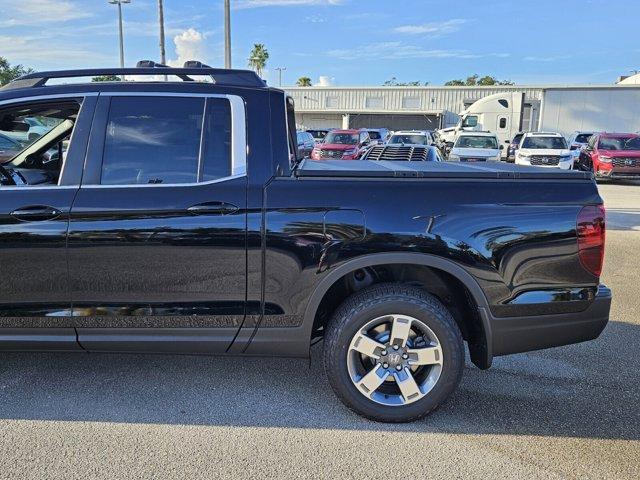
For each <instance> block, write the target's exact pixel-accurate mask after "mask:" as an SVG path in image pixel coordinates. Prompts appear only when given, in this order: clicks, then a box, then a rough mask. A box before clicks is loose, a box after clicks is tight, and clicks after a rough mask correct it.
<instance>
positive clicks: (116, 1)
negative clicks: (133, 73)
mask: <svg viewBox="0 0 640 480" xmlns="http://www.w3.org/2000/svg"><path fill="white" fill-rule="evenodd" d="M109 3H110V4H111V5H118V27H119V29H120V68H124V33H123V31H122V4H123V3H131V0H109Z"/></svg>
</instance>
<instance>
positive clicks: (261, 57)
mask: <svg viewBox="0 0 640 480" xmlns="http://www.w3.org/2000/svg"><path fill="white" fill-rule="evenodd" d="M267 60H269V52H268V51H267V48H266V47H265V46H264V44H262V43H254V44H253V49H252V50H251V53H250V54H249V67H250V68H253V69H254V70H255V71H256V73H257V74H258V76H260V77H262V72H263V71H264V67H266V66H267Z"/></svg>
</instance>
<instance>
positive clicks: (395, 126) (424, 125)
mask: <svg viewBox="0 0 640 480" xmlns="http://www.w3.org/2000/svg"><path fill="white" fill-rule="evenodd" d="M627 87H628V85H627ZM612 88H617V87H615V86H613V85H602V86H593V85H587V86H551V85H549V86H522V85H514V86H490V87H436V86H434V87H431V86H426V87H334V86H329V87H288V88H286V90H287V92H288V93H289V94H291V96H292V97H293V99H294V101H295V106H296V123H297V126H298V127H299V128H362V127H364V128H375V127H386V128H389V129H391V130H400V129H436V128H446V127H450V126H453V125H455V124H456V123H457V122H458V119H459V117H458V113H459V112H461V111H463V110H464V109H466V108H467V107H469V106H470V105H471V104H473V103H474V102H475V101H476V100H479V99H480V98H483V97H485V96H487V95H492V94H495V93H503V92H515V91H517V92H524V94H525V104H524V112H523V113H524V118H525V119H527V118H529V115H528V110H527V109H530V108H531V104H533V105H536V104H540V102H541V101H542V99H543V97H544V96H545V92H546V91H551V90H553V91H554V92H558V91H560V93H561V91H563V90H566V91H567V92H566V93H567V94H569V93H570V92H569V91H574V92H575V91H578V93H579V94H580V95H584V99H585V102H586V103H585V104H584V108H585V111H588V110H589V103H590V102H591V100H590V99H592V100H593V102H594V103H595V104H598V105H597V107H598V108H600V106H601V105H600V103H602V102H599V100H601V99H600V97H603V98H602V100H604V96H605V95H608V93H607V92H608V91H609V92H610V91H611V89H612ZM621 88H624V87H621ZM574 103H575V102H574ZM572 105H573V104H572ZM567 108H569V107H567ZM594 108H595V107H594ZM633 108H636V106H633ZM637 110H638V111H640V105H637ZM608 113H609V114H612V113H614V112H608ZM522 127H523V130H529V129H531V128H535V126H532V125H528V124H523V125H522ZM573 128H575V129H577V128H578V126H576V127H573Z"/></svg>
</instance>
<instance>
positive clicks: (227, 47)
mask: <svg viewBox="0 0 640 480" xmlns="http://www.w3.org/2000/svg"><path fill="white" fill-rule="evenodd" d="M230 3H231V1H230V0H224V68H231V5H230Z"/></svg>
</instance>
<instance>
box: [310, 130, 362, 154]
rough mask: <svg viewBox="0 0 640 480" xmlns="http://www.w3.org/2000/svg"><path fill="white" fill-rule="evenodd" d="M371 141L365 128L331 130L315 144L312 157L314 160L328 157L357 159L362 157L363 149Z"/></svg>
mask: <svg viewBox="0 0 640 480" xmlns="http://www.w3.org/2000/svg"><path fill="white" fill-rule="evenodd" d="M369 143H370V139H369V132H367V131H366V130H364V129H351V130H331V131H330V132H329V133H327V136H326V137H325V138H324V141H323V142H322V143H320V144H317V145H316V146H315V148H314V149H313V151H312V152H311V158H312V159H314V160H322V159H327V158H340V159H342V160H356V159H357V158H360V156H361V155H362V153H363V149H364V148H365V147H366V146H367V145H369Z"/></svg>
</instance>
